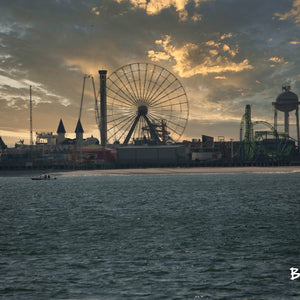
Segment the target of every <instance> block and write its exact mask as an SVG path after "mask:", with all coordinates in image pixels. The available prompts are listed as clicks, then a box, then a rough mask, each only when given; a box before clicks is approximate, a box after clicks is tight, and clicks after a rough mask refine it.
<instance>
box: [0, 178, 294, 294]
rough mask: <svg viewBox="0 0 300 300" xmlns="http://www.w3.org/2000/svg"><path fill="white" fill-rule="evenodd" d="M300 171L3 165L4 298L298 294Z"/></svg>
mask: <svg viewBox="0 0 300 300" xmlns="http://www.w3.org/2000/svg"><path fill="white" fill-rule="evenodd" d="M299 186H300V173H287V174H247V173H245V174H244V173H243V174H179V175H123V176H122V175H115V176H112V175H111V176H68V175H67V173H66V175H64V176H60V177H58V178H57V180H50V181H33V180H31V179H30V177H0V205H1V209H0V299H89V300H92V299H93V300H94V299H105V300H106V299H300V277H299V279H295V280H291V271H290V268H291V267H295V268H299V270H300V255H299V253H300V192H299Z"/></svg>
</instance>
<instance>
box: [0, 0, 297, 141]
mask: <svg viewBox="0 0 300 300" xmlns="http://www.w3.org/2000/svg"><path fill="white" fill-rule="evenodd" d="M299 53H300V0H43V1H40V0H14V1H11V0H1V2H0V136H1V137H2V139H3V140H4V142H5V143H6V144H7V145H13V144H14V143H15V142H17V141H19V140H20V139H25V143H29V138H30V134H29V132H30V121H29V120H30V117H29V116H30V112H29V99H30V98H29V86H30V85H31V86H32V103H33V110H32V112H33V120H32V122H33V131H34V133H35V132H41V131H47V132H51V131H52V132H54V133H56V130H57V127H58V124H59V120H60V119H61V118H62V120H63V122H64V125H65V129H66V131H67V134H66V135H67V137H70V138H72V137H74V135H75V134H74V131H75V127H76V123H77V120H78V115H79V107H80V100H81V94H82V84H83V76H84V75H85V74H91V75H93V76H94V78H95V83H96V86H97V89H98V86H99V78H98V70H100V69H105V70H107V75H108V77H109V75H110V74H111V73H113V72H114V71H115V70H116V69H118V68H120V67H122V66H124V65H127V64H131V63H137V62H140V63H150V62H151V63H155V64H157V65H159V66H161V67H163V68H165V69H167V70H168V71H170V72H171V73H173V74H174V75H175V76H176V78H177V79H178V80H179V81H180V82H181V84H182V85H183V87H184V89H185V91H186V94H187V98H188V101H189V118H188V123H187V126H186V128H185V131H184V133H183V135H182V136H181V140H185V139H188V140H190V139H192V138H201V136H202V135H203V134H204V135H211V136H214V137H215V139H216V140H218V138H219V137H223V136H224V137H225V140H229V139H234V140H238V139H239V128H240V122H241V118H242V115H243V113H244V110H245V105H246V104H250V105H251V107H252V118H253V120H262V121H267V122H270V123H273V115H274V112H273V107H272V102H273V101H275V99H276V97H277V96H278V95H279V94H280V93H281V91H282V86H283V85H290V86H291V90H292V91H293V92H295V93H296V94H299V95H300V56H299ZM89 84H90V83H87V85H86V96H85V98H84V103H83V111H82V116H81V122H82V126H83V129H84V137H88V136H91V135H94V136H96V137H98V138H99V131H98V129H97V125H96V121H95V117H94V115H95V113H94V100H93V97H92V88H91V85H89ZM290 120H291V123H292V124H295V120H294V113H291V118H290ZM278 123H279V125H280V126H279V130H280V129H281V124H283V117H282V115H281V114H279V117H278ZM291 135H292V136H293V135H295V130H294V128H293V125H291ZM34 139H35V135H34Z"/></svg>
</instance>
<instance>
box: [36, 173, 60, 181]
mask: <svg viewBox="0 0 300 300" xmlns="http://www.w3.org/2000/svg"><path fill="white" fill-rule="evenodd" d="M31 179H32V180H52V179H54V180H55V179H56V177H51V176H50V175H47V174H44V175H40V176H39V177H31Z"/></svg>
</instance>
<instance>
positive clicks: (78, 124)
mask: <svg viewBox="0 0 300 300" xmlns="http://www.w3.org/2000/svg"><path fill="white" fill-rule="evenodd" d="M83 132H84V131H83V128H82V125H81V122H80V119H78V122H77V125H76V129H75V133H83Z"/></svg>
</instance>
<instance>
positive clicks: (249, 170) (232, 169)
mask: <svg viewBox="0 0 300 300" xmlns="http://www.w3.org/2000/svg"><path fill="white" fill-rule="evenodd" d="M297 172H300V166H280V167H213V168H212V167H195V168H145V169H111V170H80V171H68V172H53V174H54V175H56V176H84V175H85V176H89V175H90V176H97V175H147V174H152V175H153V174H154V175H155V174H205V173H206V174H213V173H218V174H221V173H224V174H225V173H297Z"/></svg>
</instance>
